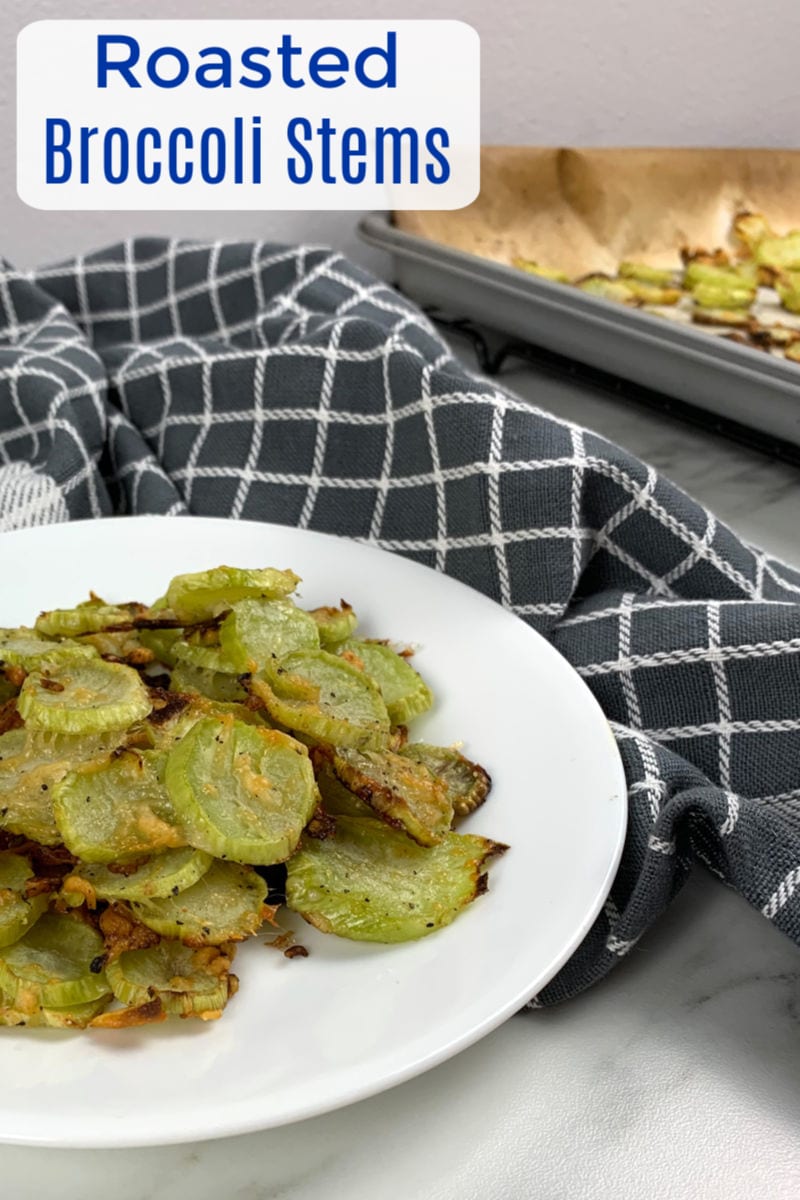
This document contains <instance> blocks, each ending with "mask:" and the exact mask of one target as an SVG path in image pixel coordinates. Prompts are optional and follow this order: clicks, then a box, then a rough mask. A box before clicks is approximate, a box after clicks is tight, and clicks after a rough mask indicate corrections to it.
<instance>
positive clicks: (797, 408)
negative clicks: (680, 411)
mask: <svg viewBox="0 0 800 1200" xmlns="http://www.w3.org/2000/svg"><path fill="white" fill-rule="evenodd" d="M359 234H360V235H361V237H362V238H363V239H364V241H366V242H369V243H370V245H373V246H377V247H378V248H380V249H381V250H384V251H386V252H387V253H388V254H390V255H391V256H392V259H393V263H394V279H395V282H396V283H397V284H398V286H399V287H400V289H401V290H402V291H403V292H405V293H406V294H407V295H409V296H411V297H412V298H413V299H414V300H416V301H417V302H418V303H420V304H423V305H435V306H437V307H439V308H443V309H446V310H447V311H448V312H449V313H451V314H452V315H454V316H458V317H465V318H469V319H470V320H472V321H475V322H477V323H478V324H481V325H484V326H485V327H486V328H488V329H493V330H497V331H499V332H502V333H505V334H510V335H513V336H514V337H516V338H519V339H520V340H521V341H523V342H527V343H530V344H532V345H534V346H540V347H543V348H544V349H546V350H550V351H554V352H555V353H557V354H561V355H564V356H566V357H567V358H570V359H573V360H575V361H577V362H580V363H585V364H587V365H588V366H590V367H594V368H597V369H599V370H601V371H605V372H608V373H609V374H611V375H616V376H619V377H621V378H622V379H628V380H631V381H633V382H634V383H637V384H640V385H642V386H644V387H646V388H648V389H651V390H655V391H659V392H663V393H664V394H665V395H667V396H674V397H676V398H677V399H678V400H681V401H684V402H687V403H688V404H690V405H692V406H694V407H695V408H701V409H704V410H706V411H707V412H709V413H713V414H715V415H716V416H718V417H721V418H723V419H725V420H727V421H732V422H737V423H739V424H740V425H745V426H750V427H751V428H753V429H756V430H757V431H758V432H759V433H760V434H765V433H766V434H769V435H771V436H773V437H775V438H778V439H780V440H782V441H785V442H789V443H791V444H792V445H795V446H800V366H799V365H797V364H796V363H792V362H789V361H787V360H786V359H781V358H774V357H771V356H770V355H768V354H765V353H763V352H762V351H759V350H752V349H750V348H749V347H748V346H740V345H737V344H736V343H735V342H730V341H725V340H723V339H722V338H719V337H713V336H711V335H709V334H707V333H704V332H703V331H702V330H697V329H693V328H691V327H690V326H685V325H679V324H677V323H673V322H670V321H666V320H664V319H663V318H660V317H658V316H653V315H651V314H650V313H644V312H640V311H638V310H636V309H627V308H623V307H622V306H621V305H619V306H617V305H615V304H612V303H611V302H609V301H607V300H602V299H600V298H599V297H596V296H589V295H586V294H585V293H583V292H581V291H579V290H577V289H572V288H568V287H564V286H563V285H561V284H557V283H550V282H549V281H548V280H546V279H540V278H538V277H536V276H533V275H526V274H524V273H523V272H521V271H518V270H516V269H515V268H513V267H507V266H504V265H503V264H501V263H496V262H492V261H490V260H489V259H485V258H479V257H478V256H477V255H474V254H468V253H466V252H465V251H463V250H455V249H452V248H450V247H449V246H443V245H441V244H440V243H438V242H434V241H430V240H428V239H427V238H422V237H418V236H417V235H416V234H412V233H406V232H404V231H402V230H400V229H396V228H395V227H394V225H392V223H391V219H390V217H389V215H388V214H386V213H370V214H368V215H367V216H365V217H363V218H362V220H361V222H360V223H359Z"/></svg>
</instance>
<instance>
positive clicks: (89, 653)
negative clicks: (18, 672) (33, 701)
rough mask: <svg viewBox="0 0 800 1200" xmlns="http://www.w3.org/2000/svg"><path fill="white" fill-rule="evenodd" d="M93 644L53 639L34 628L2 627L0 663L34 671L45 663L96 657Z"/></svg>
mask: <svg viewBox="0 0 800 1200" xmlns="http://www.w3.org/2000/svg"><path fill="white" fill-rule="evenodd" d="M95 657H96V651H95V650H94V648H93V647H92V646H81V645H79V643H78V642H51V641H49V640H48V639H47V638H45V637H42V635H41V634H40V633H37V632H36V631H35V630H34V629H0V664H2V663H5V664H6V665H7V666H9V667H22V669H23V671H34V670H36V668H37V667H40V666H42V664H43V663H57V662H71V661H75V660H78V659H86V658H95Z"/></svg>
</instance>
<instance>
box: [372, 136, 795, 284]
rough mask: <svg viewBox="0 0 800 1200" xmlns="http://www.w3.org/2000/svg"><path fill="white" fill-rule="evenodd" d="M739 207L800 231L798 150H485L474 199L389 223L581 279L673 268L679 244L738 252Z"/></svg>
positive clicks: (493, 258) (504, 260)
mask: <svg viewBox="0 0 800 1200" xmlns="http://www.w3.org/2000/svg"><path fill="white" fill-rule="evenodd" d="M742 209H748V210H751V211H757V212H758V211H761V212H763V213H764V214H765V215H766V216H767V218H768V219H769V220H770V221H771V223H772V224H773V226H774V227H775V229H776V231H777V232H778V233H784V232H788V230H789V229H791V228H794V227H797V226H800V151H796V150H702V149H700V150H696V149H695V150H660V149H656V150H646V149H615V150H614V149H612V150H602V149H600V150H575V149H556V148H545V149H542V148H538V147H529V146H487V147H484V149H483V151H482V153H481V191H480V195H479V196H478V199H477V200H475V201H474V203H472V204H470V205H469V206H468V207H467V208H462V209H458V210H456V211H450V212H397V213H395V214H394V221H395V224H396V226H397V228H398V229H401V230H403V231H405V232H406V233H412V234H416V235H418V236H419V237H424V238H428V239H430V240H431V241H434V242H438V243H439V244H440V245H443V246H451V247H452V248H453V249H457V250H464V251H466V252H467V253H469V254H476V255H478V256H479V257H481V258H487V259H490V260H491V261H493V262H502V263H508V264H510V263H511V262H512V260H513V259H514V258H515V257H516V256H521V257H522V258H529V259H534V260H535V261H537V262H540V263H542V264H543V265H545V266H550V267H555V268H560V269H561V270H562V271H565V272H566V273H567V274H568V275H570V276H576V275H582V274H585V273H588V272H590V271H604V272H608V273H610V274H614V273H615V272H616V270H617V267H618V265H619V263H620V261H621V260H622V259H625V258H628V259H631V258H632V259H641V260H644V261H645V262H648V263H651V264H652V265H653V266H659V267H678V266H680V258H679V253H678V252H679V248H680V246H682V245H689V246H704V247H707V248H709V249H713V248H714V247H716V246H722V247H727V248H732V243H731V240H730V227H731V221H732V219H733V216H734V215H735V213H737V212H739V211H740V210H742Z"/></svg>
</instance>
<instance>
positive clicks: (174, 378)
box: [0, 240, 800, 1004]
mask: <svg viewBox="0 0 800 1200" xmlns="http://www.w3.org/2000/svg"><path fill="white" fill-rule="evenodd" d="M0 312H1V314H2V319H1V322H0V528H13V527H17V526H23V525H30V524H37V523H42V522H47V521H59V520H68V519H72V518H77V517H100V516H103V515H105V514H107V513H112V512H122V513H131V512H133V513H174V514H179V513H185V512H193V513H200V514H210V515H214V516H230V517H234V518H239V517H240V518H248V519H255V520H264V521H277V522H281V523H285V524H290V525H298V526H300V527H304V528H309V529H319V530H325V531H327V532H331V533H337V534H345V535H347V536H349V537H353V538H359V539H365V540H368V541H371V542H374V543H376V544H377V545H379V546H383V547H385V548H386V549H388V550H393V551H396V552H398V553H400V554H405V555H408V556H409V557H411V558H414V559H417V560H419V561H421V562H424V563H428V564H430V565H431V566H434V567H436V568H437V569H439V570H441V571H446V572H447V573H448V574H450V575H454V576H456V577H457V578H459V579H462V580H465V581H466V582H467V583H469V584H471V585H472V586H474V587H476V588H479V589H480V590H481V591H483V592H486V593H488V595H490V596H493V597H494V598H495V599H497V600H498V601H499V602H500V603H502V604H503V605H505V606H506V607H507V608H509V609H510V610H511V611H512V612H515V613H518V614H519V616H520V617H521V618H522V619H523V620H525V621H529V622H530V623H531V624H532V625H534V626H535V627H536V628H537V629H539V630H541V631H542V632H543V633H544V634H546V635H547V636H548V637H550V638H552V639H553V641H554V642H555V644H556V646H557V647H558V648H559V650H561V652H562V653H563V654H564V655H566V657H567V658H568V659H569V661H570V662H571V663H572V664H573V665H574V666H575V668H576V669H577V670H578V671H579V673H580V674H581V675H582V677H583V678H584V679H585V680H586V682H587V683H588V684H589V686H590V687H591V688H592V689H593V691H594V693H595V695H596V696H597V697H598V699H599V701H600V703H601V704H602V706H603V708H604V709H605V712H606V714H607V715H608V718H609V720H610V721H611V722H612V723H613V727H614V730H615V733H616V736H617V739H618V742H619V747H620V751H621V753H622V756H623V759H624V762H625V769H626V772H627V778H628V785H629V804H630V826H629V832H628V837H627V842H626V846H625V853H624V857H623V861H622V865H621V867H620V871H619V874H618V876H617V880H616V882H615V884H614V887H613V890H612V895H611V898H610V899H609V901H608V903H607V904H606V906H605V909H604V911H603V913H602V915H601V916H600V918H599V919H598V920H597V922H596V924H595V926H594V928H593V929H592V931H591V932H590V934H589V936H588V937H587V938H586V940H585V942H584V943H583V945H582V946H581V947H580V949H579V950H578V951H577V953H576V954H575V956H574V957H573V959H572V960H571V962H570V963H568V965H567V966H566V967H565V968H564V969H563V970H562V971H561V973H560V975H559V976H558V977H557V979H555V980H554V981H553V982H552V983H551V984H550V985H549V986H548V987H547V988H545V989H544V991H543V992H542V993H541V995H540V996H539V997H538V998H537V1001H536V1002H535V1003H540V1004H546V1003H552V1002H554V1001H557V1000H560V999H563V998H565V997H568V996H572V995H574V994H575V993H577V992H579V991H581V990H582V989H583V988H585V987H587V986H588V985H589V984H591V983H592V982H594V981H595V980H597V979H599V978H600V977H601V976H603V975H604V974H605V973H606V972H607V971H608V970H610V968H611V967H612V966H613V965H614V964H615V963H616V962H618V961H619V959H620V957H621V956H623V955H624V954H625V953H626V951H627V950H629V949H630V947H631V946H632V945H633V944H634V943H635V942H636V940H637V938H638V937H639V936H640V935H641V933H642V932H643V931H644V930H645V929H646V928H647V926H648V925H650V923H651V922H652V921H653V920H654V918H655V917H656V916H657V915H658V914H659V913H660V912H661V911H662V910H663V909H664V907H665V906H666V905H667V904H668V903H669V900H670V899H671V897H672V896H673V895H674V894H675V892H676V891H677V889H678V888H679V887H680V886H681V884H682V882H683V880H684V879H685V878H686V875H687V872H688V871H689V869H690V866H691V863H692V860H693V858H699V859H701V860H702V861H703V862H704V863H706V865H707V866H708V867H709V868H710V869H711V870H712V871H714V872H715V873H717V874H718V875H719V876H720V877H721V878H723V879H725V880H726V881H727V882H729V883H730V884H732V885H733V886H734V887H736V888H738V889H739V890H740V891H741V892H742V894H743V895H745V896H746V897H747V899H748V900H749V901H750V902H751V904H754V905H756V906H757V907H758V908H759V909H761V910H762V912H763V913H764V914H765V916H766V917H767V918H768V919H769V920H771V921H773V922H774V923H775V924H776V925H778V926H779V927H780V928H781V929H783V930H784V931H785V932H786V933H788V934H789V935H790V936H791V937H792V938H794V939H795V940H796V941H798V940H800V896H797V897H796V896H795V895H794V892H795V889H796V888H798V887H800V820H799V819H798V817H799V816H800V572H798V571H796V570H793V569H791V568H789V567H787V566H785V565H783V564H782V563H780V562H776V561H775V560H773V559H770V558H769V557H768V556H767V555H765V554H763V553H761V552H760V551H758V550H756V549H753V548H752V547H750V546H747V545H745V544H743V543H742V542H741V541H740V540H739V539H738V538H737V537H736V536H735V535H734V534H733V533H732V532H731V531H730V530H729V529H727V528H726V527H725V526H724V525H722V524H720V523H719V522H718V521H716V520H715V518H714V517H713V516H711V515H710V514H709V513H708V512H707V511H706V510H705V509H704V508H702V507H701V506H700V505H699V504H696V503H695V502H694V501H693V500H691V499H689V497H687V496H686V495H684V494H683V493H682V492H681V491H679V490H678V489H677V488H675V487H673V486H672V485H671V484H670V483H668V482H667V481H666V480H664V479H662V478H660V477H659V476H658V474H657V473H656V472H655V471H654V470H652V468H649V467H647V466H645V465H644V464H643V463H641V462H639V461H638V460H637V459H636V458H634V457H632V456H631V455H629V454H627V453H626V452H625V451H624V450H621V449H619V448H618V447H616V446H614V445H612V444H610V443H609V442H607V441H605V440H604V439H603V438H601V437H598V436H597V435H596V434H594V433H589V432H587V431H586V430H584V429H580V428H578V427H576V426H574V425H571V424H569V423H568V422H566V421H562V420H559V419H558V418H556V417H553V416H551V415H549V414H547V413H543V412H540V411H538V410H537V409H535V408H532V407H531V406H530V405H528V404H526V403H523V402H522V401H520V400H516V399H514V397H513V396H510V395H508V394H507V393H505V392H504V391H502V389H500V388H498V387H496V386H494V385H493V384H492V383H489V382H487V381H485V380H482V379H479V378H477V377H475V376H473V375H471V374H470V373H469V372H468V371H467V370H465V368H464V367H462V366H461V365H460V364H459V363H458V362H456V361H455V360H454V359H453V358H452V356H451V354H450V352H449V351H448V349H447V347H446V346H445V345H444V343H443V342H442V340H441V339H440V338H439V337H438V336H437V334H436V332H435V331H434V330H433V329H432V328H431V326H430V325H429V324H428V322H427V321H426V320H425V318H424V317H423V316H422V315H421V314H420V313H419V312H418V311H417V309H415V308H414V306H413V305H412V304H410V303H408V302H407V301H406V300H404V299H403V298H401V297H400V296H398V295H397V294H396V293H395V292H393V291H391V289H390V288H388V287H387V286H386V285H385V284H383V283H381V282H379V281H378V280H376V279H374V278H372V277H370V276H369V275H367V274H366V273H364V272H363V271H361V270H359V269H357V268H356V267H354V266H353V265H352V264H350V263H349V262H347V261H345V260H344V259H342V258H341V257H340V256H339V255H337V254H335V253H332V252H331V251H328V250H325V249H315V248H308V247H299V248H298V247H284V246H274V245H264V244H256V245H253V244H230V245H219V244H208V245H199V244H196V243H194V244H192V243H188V242H165V241H160V240H139V241H135V242H128V243H125V244H124V245H119V246H114V247H112V248H111V249H107V250H103V251H100V252H98V253H96V254H92V255H89V256H87V257H85V258H79V259H76V260H74V261H72V262H69V263H66V264H64V265H63V266H59V267H55V268H49V269H46V270H40V271H37V272H34V273H32V274H27V275H26V274H22V273H18V272H15V271H14V270H12V269H10V268H7V269H6V270H5V271H4V273H3V274H2V277H1V282H0ZM1 569H2V565H1V563H0V570H1ZM0 586H2V584H0ZM551 802H556V803H557V797H553V798H552V801H551Z"/></svg>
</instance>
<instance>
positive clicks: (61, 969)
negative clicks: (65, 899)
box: [0, 913, 109, 1011]
mask: <svg viewBox="0 0 800 1200" xmlns="http://www.w3.org/2000/svg"><path fill="white" fill-rule="evenodd" d="M104 952H105V947H104V945H103V939H102V938H101V936H100V934H99V933H97V931H96V930H94V929H92V928H90V926H88V925H85V924H84V923H83V922H82V921H79V920H74V919H73V918H72V917H66V916H60V915H59V914H58V913H45V914H44V916H42V917H40V918H39V920H38V921H37V922H36V924H35V925H34V926H33V928H32V929H29V930H28V932H27V933H26V934H25V936H24V937H23V938H21V939H20V941H18V942H15V943H14V945H13V946H6V947H5V949H4V950H3V951H2V952H0V987H2V989H3V991H4V992H5V994H6V996H8V997H9V999H10V1001H11V1003H12V1005H13V1006H14V1007H15V1008H21V1009H23V1011H24V1010H25V1009H26V1008H29V1007H30V1005H31V1002H32V1001H33V1002H34V1003H35V1004H39V1005H42V1007H44V1008H65V1007H67V1006H71V1005H73V1004H85V1003H87V1002H89V1001H91V1000H99V999H100V997H101V996H105V995H107V994H108V991H109V986H108V981H107V980H106V976H105V972H104V971H103V970H102V969H100V970H98V971H93V970H92V967H93V966H97V965H98V963H99V962H100V960H101V959H102V956H103V954H104Z"/></svg>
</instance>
